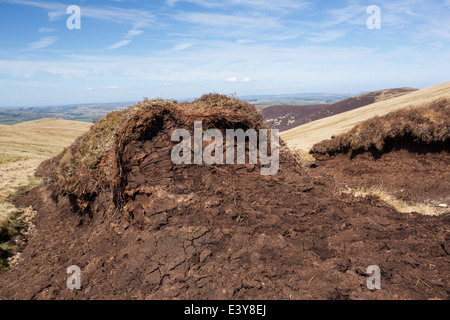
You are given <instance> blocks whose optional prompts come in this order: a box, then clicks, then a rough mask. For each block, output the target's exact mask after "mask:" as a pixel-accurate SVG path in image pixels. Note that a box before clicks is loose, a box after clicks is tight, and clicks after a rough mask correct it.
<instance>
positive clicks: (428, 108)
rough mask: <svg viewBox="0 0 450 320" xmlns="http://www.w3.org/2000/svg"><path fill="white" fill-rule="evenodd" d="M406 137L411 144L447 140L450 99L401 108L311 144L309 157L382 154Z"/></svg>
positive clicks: (449, 123) (449, 127) (449, 134)
mask: <svg viewBox="0 0 450 320" xmlns="http://www.w3.org/2000/svg"><path fill="white" fill-rule="evenodd" d="M403 138H408V139H409V140H411V141H414V142H415V143H425V144H431V143H440V142H445V141H447V140H448V139H449V138H450V98H449V99H446V98H440V99H437V100H434V101H432V102H431V103H427V104H425V105H423V106H420V107H417V106H416V107H414V108H405V109H401V110H398V111H395V112H391V113H389V114H387V115H385V116H383V117H374V118H372V119H369V120H367V121H364V122H362V123H360V124H358V125H356V126H355V127H354V128H353V129H352V130H350V131H349V132H347V133H345V134H342V135H340V136H338V137H336V138H334V139H331V140H325V141H322V142H319V143H318V144H315V145H314V146H313V148H312V149H311V153H312V154H320V155H324V154H326V155H333V154H336V153H340V152H341V153H347V152H348V151H361V152H364V151H369V150H371V151H375V150H376V151H382V150H383V148H384V147H385V146H386V144H388V143H389V142H390V143H391V144H392V143H393V142H395V141H399V140H400V139H403Z"/></svg>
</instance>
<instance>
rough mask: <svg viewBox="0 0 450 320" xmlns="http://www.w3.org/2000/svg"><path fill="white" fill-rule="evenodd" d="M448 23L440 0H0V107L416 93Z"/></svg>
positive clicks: (442, 54)
mask: <svg viewBox="0 0 450 320" xmlns="http://www.w3.org/2000/svg"><path fill="white" fill-rule="evenodd" d="M70 5H77V6H79V7H80V9H81V29H79V30H77V29H73V30H70V29H68V28H67V25H66V21H67V19H68V18H69V16H70V14H67V7H68V6H70ZM370 5H377V6H378V7H379V8H380V9H381V29H379V30H377V29H374V30H370V29H369V28H368V27H367V23H366V22H367V19H368V18H369V17H370V16H371V14H368V13H367V8H368V6H370ZM449 18H450V0H440V1H433V0H432V1H430V0H409V1H403V0H400V1H395V2H393V1H388V0H370V1H367V0H347V1H339V0H338V1H309V0H277V1H272V0H247V1H244V0H222V1H219V0H211V1H207V0H158V1H143V0H122V1H120V0H100V1H89V0H84V1H80V0H70V1H37V0H0V28H1V29H0V30H1V31H0V95H1V100H0V106H38V105H59V104H71V103H88V102H114V101H135V100H140V99H142V98H143V97H149V98H154V97H162V98H175V99H183V98H190V97H198V96H200V95H201V94H203V93H208V92H219V93H224V94H231V93H236V94H237V95H238V96H241V95H257V94H288V93H311V92H333V93H348V92H361V91H372V90H378V89H385V88H392V87H403V86H409V87H416V88H424V87H427V86H431V85H434V84H438V83H442V82H446V81H449V80H450V79H449V75H450V19H449Z"/></svg>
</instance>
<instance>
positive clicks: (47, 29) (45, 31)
mask: <svg viewBox="0 0 450 320" xmlns="http://www.w3.org/2000/svg"><path fill="white" fill-rule="evenodd" d="M53 31H55V29H53V28H39V29H38V32H39V33H49V32H53Z"/></svg>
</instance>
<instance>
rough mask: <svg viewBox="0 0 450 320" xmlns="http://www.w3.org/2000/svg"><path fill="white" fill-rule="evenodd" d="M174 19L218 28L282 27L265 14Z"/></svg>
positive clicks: (194, 15) (196, 15)
mask: <svg viewBox="0 0 450 320" xmlns="http://www.w3.org/2000/svg"><path fill="white" fill-rule="evenodd" d="M172 18H173V19H175V20H179V21H183V22H188V23H191V24H198V25H203V26H209V27H216V28H225V27H238V28H243V29H246V28H257V29H273V28H279V27H280V24H279V22H278V19H276V18H274V17H269V16H266V15H263V14H253V15H231V14H230V15H229V14H219V13H207V12H184V13H179V14H176V15H172Z"/></svg>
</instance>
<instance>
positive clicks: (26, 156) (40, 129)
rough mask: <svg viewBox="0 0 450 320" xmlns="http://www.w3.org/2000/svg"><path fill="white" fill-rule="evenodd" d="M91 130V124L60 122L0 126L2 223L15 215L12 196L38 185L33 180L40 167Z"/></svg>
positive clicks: (0, 208)
mask: <svg viewBox="0 0 450 320" xmlns="http://www.w3.org/2000/svg"><path fill="white" fill-rule="evenodd" d="M90 127H91V124H89V123H85V122H77V121H67V120H58V119H41V120H36V121H30V122H24V123H20V124H16V125H11V126H6V125H1V126H0V220H1V219H3V220H4V219H6V218H7V217H8V216H9V215H10V214H12V213H14V212H15V211H16V208H15V206H14V205H13V204H12V203H11V202H10V201H8V198H11V195H13V194H14V193H16V192H17V191H21V190H22V191H26V189H27V188H30V187H32V186H36V185H37V184H38V183H39V181H38V179H36V178H35V177H34V172H35V170H36V168H37V167H38V166H39V164H40V163H41V162H42V161H43V160H45V159H48V158H51V157H53V156H55V155H56V154H58V153H59V152H61V151H62V150H63V149H64V148H65V147H67V146H69V145H70V144H71V143H72V142H73V141H74V140H75V139H76V138H77V137H78V136H80V135H82V134H83V133H85V132H86V131H87V130H88V129H89V128H90Z"/></svg>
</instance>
